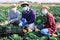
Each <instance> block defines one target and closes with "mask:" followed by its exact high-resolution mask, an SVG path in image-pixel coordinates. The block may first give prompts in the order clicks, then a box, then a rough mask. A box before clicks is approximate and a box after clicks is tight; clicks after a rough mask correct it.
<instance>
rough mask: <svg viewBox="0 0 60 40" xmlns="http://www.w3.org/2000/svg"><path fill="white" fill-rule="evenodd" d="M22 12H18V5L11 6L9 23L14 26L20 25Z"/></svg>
mask: <svg viewBox="0 0 60 40" xmlns="http://www.w3.org/2000/svg"><path fill="white" fill-rule="evenodd" d="M19 22H20V12H19V11H18V10H17V7H16V4H12V5H11V10H10V11H9V13H8V23H9V24H10V23H12V24H13V25H19Z"/></svg>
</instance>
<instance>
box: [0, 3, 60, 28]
mask: <svg viewBox="0 0 60 40" xmlns="http://www.w3.org/2000/svg"><path fill="white" fill-rule="evenodd" d="M20 5H21V4H17V9H18V10H19V11H21V7H20ZM42 5H45V6H46V5H47V6H49V7H50V8H51V9H50V10H49V11H50V12H51V13H52V14H53V15H54V17H55V20H56V25H57V28H60V4H59V5H56V4H42ZM42 5H41V4H31V3H30V7H31V8H33V9H34V10H35V11H36V13H37V15H40V8H41V6H42ZM10 6H11V4H6V3H5V4H4V3H0V12H1V13H0V15H2V16H3V17H0V25H4V24H8V22H7V15H8V11H9V10H10ZM1 19H3V20H1Z"/></svg>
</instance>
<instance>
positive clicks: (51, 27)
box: [38, 6, 56, 35]
mask: <svg viewBox="0 0 60 40" xmlns="http://www.w3.org/2000/svg"><path fill="white" fill-rule="evenodd" d="M48 9H49V7H47V6H43V7H42V8H41V14H42V16H43V17H45V18H46V19H47V21H46V22H45V23H44V24H43V25H39V26H38V28H39V29H40V33H41V34H44V35H52V34H53V33H55V31H56V23H55V20H54V17H53V15H52V14H51V13H50V12H49V11H48Z"/></svg>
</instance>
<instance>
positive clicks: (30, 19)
mask: <svg viewBox="0 0 60 40" xmlns="http://www.w3.org/2000/svg"><path fill="white" fill-rule="evenodd" d="M21 7H22V19H25V20H26V23H25V25H27V27H28V32H31V31H33V30H34V29H35V26H34V20H35V18H36V12H35V11H34V10H33V9H31V8H29V4H28V3H27V2H24V3H22V4H21ZM23 24H24V23H23Z"/></svg>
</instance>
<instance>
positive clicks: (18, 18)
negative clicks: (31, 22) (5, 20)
mask: <svg viewBox="0 0 60 40" xmlns="http://www.w3.org/2000/svg"><path fill="white" fill-rule="evenodd" d="M20 16H21V15H20V12H18V16H17V18H15V19H12V20H13V21H17V20H20Z"/></svg>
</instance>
